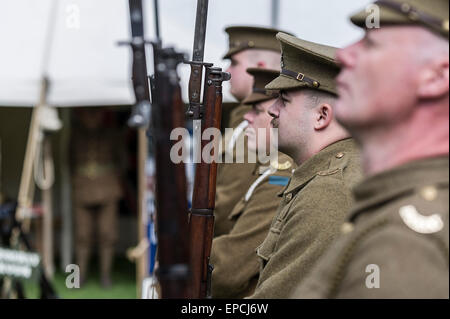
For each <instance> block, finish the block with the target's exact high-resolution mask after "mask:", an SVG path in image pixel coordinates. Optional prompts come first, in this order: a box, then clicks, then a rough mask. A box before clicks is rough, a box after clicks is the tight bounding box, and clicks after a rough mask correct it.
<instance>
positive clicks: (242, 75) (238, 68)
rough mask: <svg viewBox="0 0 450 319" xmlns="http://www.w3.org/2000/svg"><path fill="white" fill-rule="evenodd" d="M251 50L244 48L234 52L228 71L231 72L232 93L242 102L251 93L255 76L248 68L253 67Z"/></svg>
mask: <svg viewBox="0 0 450 319" xmlns="http://www.w3.org/2000/svg"><path fill="white" fill-rule="evenodd" d="M248 51H249V50H244V51H241V52H238V53H236V54H233V55H232V56H231V58H230V60H231V62H230V66H229V67H228V69H227V72H229V73H230V74H231V79H230V86H231V88H230V93H231V94H232V95H233V96H234V97H235V98H236V99H237V100H238V101H239V102H240V101H242V100H244V99H245V98H246V97H247V96H248V95H250V93H251V91H252V87H253V77H252V76H251V75H250V74H248V73H247V69H248V68H250V67H252V66H253V65H254V63H252V62H251V61H250V59H249V54H248V53H249V52H248Z"/></svg>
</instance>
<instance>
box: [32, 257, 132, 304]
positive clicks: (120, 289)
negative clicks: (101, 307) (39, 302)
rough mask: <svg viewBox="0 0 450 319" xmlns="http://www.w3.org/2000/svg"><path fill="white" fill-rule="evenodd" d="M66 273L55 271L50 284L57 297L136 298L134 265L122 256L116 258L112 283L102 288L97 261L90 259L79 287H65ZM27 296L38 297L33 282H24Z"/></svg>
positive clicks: (36, 287)
mask: <svg viewBox="0 0 450 319" xmlns="http://www.w3.org/2000/svg"><path fill="white" fill-rule="evenodd" d="M67 275H69V274H66V273H64V272H61V271H58V272H56V273H55V275H54V277H53V280H52V285H53V288H54V289H55V290H56V292H57V295H58V296H59V298H62V299H135V298H136V271H135V265H134V264H133V263H131V262H129V261H128V260H127V259H124V258H116V260H115V261H114V269H113V275H112V282H113V285H112V286H111V288H108V289H104V288H102V287H101V285H100V275H99V271H98V263H96V261H95V260H92V264H91V265H90V273H89V277H88V278H87V281H86V283H85V284H84V285H83V286H82V287H80V288H72V289H69V288H67V287H66V276H67ZM25 291H26V296H27V298H31V299H36V298H39V287H38V285H37V284H36V283H35V282H26V283H25Z"/></svg>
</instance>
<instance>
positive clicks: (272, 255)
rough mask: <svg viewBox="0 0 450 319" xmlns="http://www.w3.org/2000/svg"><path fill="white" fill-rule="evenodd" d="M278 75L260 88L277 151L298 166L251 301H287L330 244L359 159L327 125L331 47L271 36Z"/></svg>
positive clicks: (346, 138)
mask: <svg viewBox="0 0 450 319" xmlns="http://www.w3.org/2000/svg"><path fill="white" fill-rule="evenodd" d="M277 38H278V40H280V42H281V47H282V61H281V73H280V75H279V76H278V77H277V78H276V79H275V80H273V81H272V82H271V83H269V84H268V85H267V86H266V89H269V90H279V91H280V97H279V98H278V99H277V100H276V102H275V103H274V104H273V105H272V106H271V107H270V108H269V114H270V115H271V116H272V117H273V120H272V126H273V127H275V128H278V141H279V143H278V145H279V150H280V151H282V152H284V153H286V154H287V155H289V156H291V157H292V158H293V160H294V161H295V162H296V164H297V165H298V168H297V169H296V170H295V171H294V173H293V176H292V178H291V180H290V182H289V185H288V186H287V187H286V188H285V189H284V190H283V191H282V192H281V193H280V197H281V203H280V205H279V208H278V211H277V214H276V216H275V218H274V219H273V221H272V225H271V227H270V230H269V232H268V234H267V236H266V238H265V240H264V242H263V243H262V244H261V245H260V246H259V247H258V248H257V254H258V256H259V257H260V261H261V270H260V277H259V281H258V284H257V287H256V289H255V293H254V294H253V295H252V296H251V298H287V297H289V296H290V295H291V294H292V293H293V291H294V289H295V288H296V286H297V284H299V283H300V282H301V281H302V280H303V278H304V277H305V276H306V275H307V274H308V273H309V272H310V271H311V269H312V266H313V265H314V264H315V262H316V261H317V260H318V259H319V257H320V256H321V255H322V254H323V253H324V251H325V249H326V248H327V247H328V246H329V245H330V244H331V243H332V242H333V240H334V238H335V237H336V235H337V234H338V233H339V229H340V228H339V226H340V225H341V224H342V222H343V221H344V216H345V214H346V213H347V209H348V208H349V205H350V203H351V201H352V198H351V187H352V186H353V185H354V184H355V183H356V182H357V181H358V180H359V179H360V176H361V173H360V171H361V170H360V167H359V156H358V151H357V149H356V146H355V144H354V142H353V141H352V139H351V138H350V135H349V134H348V133H347V131H345V130H344V129H343V128H342V127H341V126H340V125H339V124H338V123H337V121H336V120H335V116H334V103H335V100H336V87H335V82H334V78H335V76H336V75H337V73H338V71H339V68H338V65H337V64H336V61H335V59H334V55H335V51H336V50H335V48H332V47H329V46H325V45H320V44H316V43H312V42H308V41H304V40H300V39H298V38H295V37H293V36H290V35H286V34H282V33H279V34H277Z"/></svg>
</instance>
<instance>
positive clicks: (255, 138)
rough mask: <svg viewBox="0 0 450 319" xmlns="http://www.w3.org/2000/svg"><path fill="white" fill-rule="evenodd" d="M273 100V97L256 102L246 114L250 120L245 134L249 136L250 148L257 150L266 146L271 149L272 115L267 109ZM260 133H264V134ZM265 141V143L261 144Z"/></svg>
mask: <svg viewBox="0 0 450 319" xmlns="http://www.w3.org/2000/svg"><path fill="white" fill-rule="evenodd" d="M273 102H274V100H273V99H272V100H268V101H264V102H260V103H256V104H254V105H253V106H252V109H251V110H250V111H248V112H247V113H245V115H244V119H245V120H247V121H248V126H247V128H246V129H245V135H247V137H248V148H249V149H250V150H252V151H256V150H257V149H258V148H262V147H265V149H266V151H269V150H270V143H271V137H270V131H271V126H270V121H271V120H272V117H271V116H270V115H269V113H267V111H268V110H269V107H270V106H271V105H272V104H273ZM260 134H263V136H261V135H260ZM263 142H264V143H265V144H263V145H261V143H263Z"/></svg>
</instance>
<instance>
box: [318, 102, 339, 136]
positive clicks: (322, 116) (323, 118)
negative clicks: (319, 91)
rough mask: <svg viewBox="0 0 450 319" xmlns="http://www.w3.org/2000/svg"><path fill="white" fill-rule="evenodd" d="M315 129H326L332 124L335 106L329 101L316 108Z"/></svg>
mask: <svg viewBox="0 0 450 319" xmlns="http://www.w3.org/2000/svg"><path fill="white" fill-rule="evenodd" d="M315 110H316V116H315V121H314V129H315V130H316V131H320V130H324V129H325V128H327V127H328V125H330V123H331V121H332V119H333V116H334V115H333V108H332V107H331V105H330V104H328V103H321V104H320V105H318V106H317V107H316V108H315Z"/></svg>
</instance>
